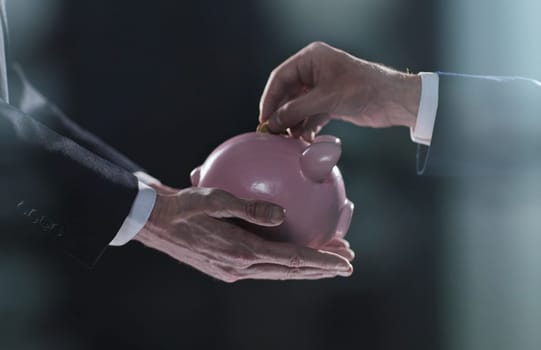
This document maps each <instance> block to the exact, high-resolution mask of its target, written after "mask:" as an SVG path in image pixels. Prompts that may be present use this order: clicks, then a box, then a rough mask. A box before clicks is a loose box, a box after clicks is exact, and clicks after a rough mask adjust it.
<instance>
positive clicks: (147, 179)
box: [133, 171, 161, 186]
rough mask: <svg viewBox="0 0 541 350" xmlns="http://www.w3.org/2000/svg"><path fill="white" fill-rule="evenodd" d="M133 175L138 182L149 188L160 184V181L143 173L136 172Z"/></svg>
mask: <svg viewBox="0 0 541 350" xmlns="http://www.w3.org/2000/svg"><path fill="white" fill-rule="evenodd" d="M133 175H135V177H136V178H138V179H139V181H141V182H143V183H144V184H146V185H149V186H150V185H158V184H161V182H160V180H158V179H156V178H154V177H152V176H150V175H148V174H147V173H145V172H144V171H136V172H135V173H133Z"/></svg>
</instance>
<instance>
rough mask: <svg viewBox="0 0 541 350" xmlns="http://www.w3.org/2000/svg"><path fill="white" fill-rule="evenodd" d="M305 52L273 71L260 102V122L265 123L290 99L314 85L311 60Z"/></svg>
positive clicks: (294, 56) (299, 53) (292, 57)
mask: <svg viewBox="0 0 541 350" xmlns="http://www.w3.org/2000/svg"><path fill="white" fill-rule="evenodd" d="M305 58H306V57H305V53H304V51H302V50H301V51H300V52H298V53H296V54H295V55H293V56H291V57H290V58H288V59H287V60H286V61H285V62H284V63H282V64H281V65H279V66H278V67H277V68H276V69H274V70H273V71H272V73H271V74H270V76H269V79H268V81H267V84H266V85H265V89H264V90H263V94H262V95H261V100H260V102H259V121H260V122H265V121H266V120H268V119H269V117H270V115H271V114H272V113H274V112H275V111H276V110H277V109H278V107H280V105H281V104H283V103H284V102H285V101H287V99H288V97H291V96H295V95H298V94H299V92H300V93H302V92H303V91H304V90H306V89H308V86H310V85H311V84H312V76H313V74H312V69H311V64H309V63H310V60H306V59H305Z"/></svg>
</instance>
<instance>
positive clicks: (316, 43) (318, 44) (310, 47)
mask: <svg viewBox="0 0 541 350" xmlns="http://www.w3.org/2000/svg"><path fill="white" fill-rule="evenodd" d="M325 46H327V44H325V43H324V42H323V41H318V40H316V41H313V42H311V43H310V44H308V46H307V47H306V48H307V49H308V50H317V49H320V48H322V47H325Z"/></svg>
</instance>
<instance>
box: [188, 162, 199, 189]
mask: <svg viewBox="0 0 541 350" xmlns="http://www.w3.org/2000/svg"><path fill="white" fill-rule="evenodd" d="M200 174H201V167H200V166H198V167H197V168H195V169H194V170H192V172H191V173H190V180H191V181H192V186H194V187H197V186H199V176H200Z"/></svg>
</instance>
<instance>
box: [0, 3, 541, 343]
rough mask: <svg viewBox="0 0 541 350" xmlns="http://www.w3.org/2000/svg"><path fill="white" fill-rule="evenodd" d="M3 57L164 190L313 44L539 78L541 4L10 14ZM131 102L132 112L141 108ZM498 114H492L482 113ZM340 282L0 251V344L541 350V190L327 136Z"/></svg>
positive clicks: (417, 63)
mask: <svg viewBox="0 0 541 350" xmlns="http://www.w3.org/2000/svg"><path fill="white" fill-rule="evenodd" d="M7 10H8V20H9V22H10V35H11V49H12V55H13V56H14V58H15V59H16V60H17V61H19V62H20V63H21V64H22V66H23V68H24V69H25V70H26V72H27V75H28V77H29V79H30V80H31V81H32V82H33V83H34V84H35V85H36V86H37V87H38V88H39V89H40V90H41V91H42V92H43V93H44V94H45V95H46V96H48V97H49V98H50V99H51V100H53V101H55V102H56V103H57V104H58V105H59V106H60V107H61V108H62V109H63V110H64V111H65V112H66V113H67V114H68V115H69V116H71V118H72V119H74V120H75V121H76V122H78V123H79V124H81V125H82V126H84V127H85V128H87V129H89V130H91V131H92V132H94V133H95V134H97V135H99V136H100V137H101V138H103V139H104V140H105V141H107V142H108V143H110V144H111V145H113V146H115V147H116V148H118V149H119V150H121V151H122V152H124V153H125V154H127V155H129V156H130V157H131V158H132V159H134V160H135V161H136V162H137V163H139V164H141V165H142V166H143V167H145V168H146V169H147V170H148V172H149V173H150V174H152V175H153V176H155V177H157V178H159V179H161V180H162V181H163V182H164V183H167V184H169V185H172V186H176V187H186V186H189V172H190V171H191V169H192V168H194V167H195V166H197V165H199V164H200V163H202V162H203V161H204V159H205V157H206V155H207V154H208V153H209V152H210V151H212V149H214V147H216V146H217V145H218V144H219V143H221V142H222V141H224V140H225V139H227V138H229V137H232V136H234V135H236V134H239V133H242V132H246V131H251V130H254V129H255V127H256V125H257V119H256V118H257V115H258V103H259V96H260V94H261V92H262V89H263V87H264V84H265V82H266V79H267V77H268V74H269V73H270V71H271V70H272V69H273V68H274V67H275V66H276V65H278V64H279V63H281V62H282V61H283V60H284V59H286V58H287V57H288V56H290V55H291V54H293V53H295V52H296V51H298V50H299V49H301V48H302V47H304V46H305V45H307V44H308V43H310V42H311V41H315V40H321V41H325V42H327V43H329V44H331V45H334V46H336V47H339V48H342V49H344V50H346V51H349V52H350V53H352V54H354V55H356V56H359V57H362V58H365V59H368V60H372V61H377V62H382V63H385V64H387V65H390V66H392V67H395V68H397V69H400V70H406V69H409V70H410V71H413V72H418V71H438V70H442V71H454V72H463V73H476V74H493V75H498V74H502V75H524V76H528V77H531V78H537V79H539V78H541V65H539V62H541V43H540V41H539V38H538V33H540V32H541V31H540V30H541V21H539V20H538V17H539V16H538V14H539V13H541V3H540V2H539V1H535V0H512V1H511V0H497V1H494V0H492V1H489V0H476V1H471V0H454V1H443V0H417V1H410V2H408V1H399V0H379V1H368V0H334V1H330V0H326V1H325V0H273V1H270V0H268V1H228V2H225V1H210V0H200V1H192V2H180V1H173V0H153V1H140V0H137V1H136V0H130V1H128V0H107V1H105V0H93V1H68V0H7ZM134 102H135V103H134ZM480 103H490V101H480ZM324 132H325V133H330V134H334V135H336V136H338V137H340V138H341V139H342V141H343V148H344V150H343V156H342V159H341V161H340V164H339V165H340V168H341V170H342V172H343V175H344V178H345V181H346V186H347V190H348V193H349V196H348V197H349V198H350V199H351V200H352V201H353V202H354V203H355V204H356V212H355V215H354V218H353V223H352V226H351V228H350V231H349V235H348V238H349V240H350V241H351V244H352V247H353V249H354V250H355V251H356V253H357V257H356V259H355V261H354V267H355V272H354V274H353V276H352V277H351V278H348V279H344V278H337V279H332V280H324V281H315V282H313V281H309V282H266V281H241V282H238V283H235V284H225V283H221V282H218V281H216V280H212V279H211V278H209V277H207V276H204V275H202V274H201V273H199V272H196V271H195V270H193V269H191V268H189V267H187V266H184V265H180V264H178V263H176V262H174V261H172V260H171V259H169V258H168V257H166V256H165V255H161V254H159V253H157V252H154V251H151V250H149V249H145V248H144V247H143V246H141V245H140V244H138V243H130V244H128V245H127V246H124V247H121V248H111V249H109V250H108V251H107V252H106V253H105V255H104V256H103V257H102V259H101V260H100V261H99V263H98V265H97V266H96V267H95V268H94V269H93V270H91V271H89V270H87V269H86V268H85V267H84V266H82V265H80V264H79V263H78V262H77V261H75V260H73V259H72V258H70V257H68V256H65V255H64V254H63V253H62V252H59V251H57V250H55V249H54V247H52V246H49V245H48V244H46V243H45V244H42V242H40V243H39V244H38V243H37V242H36V241H33V240H30V241H23V240H21V241H17V242H9V243H6V244H3V245H2V246H1V247H0V349H2V350H4V349H6V350H11V349H14V350H15V349H17V350H18V349H36V350H37V349H40V350H41V349H43V350H48V349H55V350H62V349H70V350H71V349H74V350H79V349H80V350H87V349H133V350H136V349H153V350H154V349H155V350H161V349H179V348H182V349H236V350H241V349H296V350H301V349H313V350H316V349H341V348H344V349H371V350H374V349H417V350H419V349H431V350H433V349H453V350H454V349H460V350H464V349H475V350H483V349H491V350H492V349H496V350H497V349H521V350H522V349H524V350H529V349H532V350H533V349H539V348H541V332H540V331H539V328H540V327H541V274H540V272H541V253H539V249H540V247H541V230H540V228H541V219H539V217H540V215H539V208H541V183H540V181H539V180H538V179H535V178H531V179H525V180H523V181H515V180H513V179H478V178H477V179H452V178H431V177H420V176H417V175H416V173H415V154H416V146H415V144H413V143H412V142H411V141H410V140H409V131H408V130H406V129H386V130H372V129H358V128H353V127H351V126H348V125H345V124H340V123H334V124H331V125H330V126H329V127H328V128H327V129H326V130H325V131H324Z"/></svg>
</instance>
